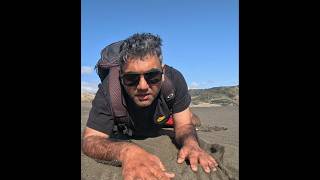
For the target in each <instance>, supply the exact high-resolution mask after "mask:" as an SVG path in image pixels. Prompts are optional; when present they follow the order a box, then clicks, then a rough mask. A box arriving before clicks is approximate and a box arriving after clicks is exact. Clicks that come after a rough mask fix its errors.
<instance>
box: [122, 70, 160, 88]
mask: <svg viewBox="0 0 320 180" xmlns="http://www.w3.org/2000/svg"><path fill="white" fill-rule="evenodd" d="M155 72H157V73H159V75H160V76H161V78H160V79H159V80H158V81H157V82H150V81H152V80H151V79H149V78H146V77H148V73H155ZM126 75H136V76H137V77H139V78H137V80H135V81H133V82H132V83H126V80H124V79H125V76H126ZM141 75H143V78H144V79H145V81H146V82H147V83H148V84H149V85H151V84H157V83H159V82H161V80H162V75H163V68H161V70H159V69H151V70H150V71H147V72H145V73H130V72H129V73H126V74H123V73H121V74H120V78H121V82H122V84H124V85H126V86H137V85H138V84H139V83H140V77H141Z"/></svg>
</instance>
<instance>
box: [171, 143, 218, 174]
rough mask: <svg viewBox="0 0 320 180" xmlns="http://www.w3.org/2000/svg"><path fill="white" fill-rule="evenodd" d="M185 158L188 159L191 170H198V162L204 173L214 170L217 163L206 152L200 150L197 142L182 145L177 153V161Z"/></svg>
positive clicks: (179, 161) (180, 161)
mask: <svg viewBox="0 0 320 180" xmlns="http://www.w3.org/2000/svg"><path fill="white" fill-rule="evenodd" d="M185 159H189V161H190V165H191V169H192V170H193V171H195V172H196V171H197V170H198V164H200V166H201V167H202V168H203V170H204V171H205V172H206V173H210V171H211V170H213V171H216V170H217V169H216V167H217V166H218V163H217V162H216V161H215V159H214V158H213V157H212V156H210V155H209V154H208V153H207V152H205V151H204V150H202V149H201V148H200V147H199V146H198V145H197V144H192V145H184V146H183V147H182V148H181V149H180V151H179V154H178V160H177V162H178V163H179V164H180V163H182V162H183V161H185Z"/></svg>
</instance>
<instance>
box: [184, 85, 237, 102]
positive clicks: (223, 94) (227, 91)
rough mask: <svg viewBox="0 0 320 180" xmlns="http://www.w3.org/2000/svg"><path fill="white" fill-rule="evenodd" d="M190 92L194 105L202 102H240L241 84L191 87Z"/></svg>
mask: <svg viewBox="0 0 320 180" xmlns="http://www.w3.org/2000/svg"><path fill="white" fill-rule="evenodd" d="M189 93H190V95H191V99H192V104H193V105H197V104H200V103H210V104H220V105H229V104H236V105H238V104H239V85H237V86H225V87H214V88H210V89H190V90H189Z"/></svg>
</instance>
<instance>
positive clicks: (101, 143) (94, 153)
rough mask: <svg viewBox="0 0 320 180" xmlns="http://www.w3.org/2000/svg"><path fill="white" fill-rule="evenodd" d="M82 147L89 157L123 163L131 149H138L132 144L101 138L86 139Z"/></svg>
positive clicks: (91, 137) (90, 137)
mask: <svg viewBox="0 0 320 180" xmlns="http://www.w3.org/2000/svg"><path fill="white" fill-rule="evenodd" d="M82 146H83V152H84V154H86V155H87V156H89V157H91V158H94V159H99V160H105V161H113V160H119V161H123V155H124V154H125V153H126V152H127V151H128V150H129V149H130V148H133V147H138V146H137V145H134V144H132V143H130V142H116V141H112V140H111V139H107V138H103V137H99V136H89V137H87V138H85V139H84V141H83V145H82Z"/></svg>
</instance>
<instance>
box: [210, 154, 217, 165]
mask: <svg viewBox="0 0 320 180" xmlns="http://www.w3.org/2000/svg"><path fill="white" fill-rule="evenodd" d="M209 157H210V161H211V162H212V163H213V165H214V166H215V167H217V166H218V163H217V161H216V160H215V159H214V158H213V157H212V156H209Z"/></svg>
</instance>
